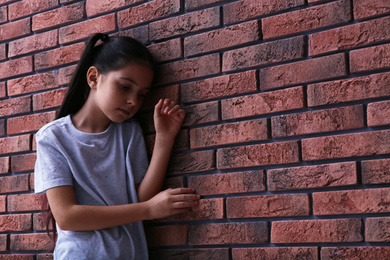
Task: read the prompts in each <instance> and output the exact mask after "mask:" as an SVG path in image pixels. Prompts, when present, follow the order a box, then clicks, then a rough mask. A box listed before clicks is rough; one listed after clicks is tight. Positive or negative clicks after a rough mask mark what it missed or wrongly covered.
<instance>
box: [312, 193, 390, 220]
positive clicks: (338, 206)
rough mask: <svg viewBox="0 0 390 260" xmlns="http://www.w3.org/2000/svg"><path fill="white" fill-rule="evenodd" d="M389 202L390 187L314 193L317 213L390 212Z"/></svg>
mask: <svg viewBox="0 0 390 260" xmlns="http://www.w3.org/2000/svg"><path fill="white" fill-rule="evenodd" d="M389 204H390V189H389V188H383V189H366V190H348V191H329V192H315V193H313V213H314V214H315V215H337V214H360V213H383V212H390V206H389Z"/></svg>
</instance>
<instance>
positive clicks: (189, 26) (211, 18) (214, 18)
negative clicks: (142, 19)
mask: <svg viewBox="0 0 390 260" xmlns="http://www.w3.org/2000/svg"><path fill="white" fill-rule="evenodd" d="M219 25H220V10H219V7H215V8H209V9H205V10H201V11H198V12H192V13H188V14H184V15H180V16H176V17H172V18H168V19H164V20H160V21H157V22H152V23H150V24H149V37H150V40H152V41H155V40H161V39H165V38H169V37H173V36H179V35H183V34H187V33H194V32H198V31H200V30H205V29H210V28H215V27H217V26H219Z"/></svg>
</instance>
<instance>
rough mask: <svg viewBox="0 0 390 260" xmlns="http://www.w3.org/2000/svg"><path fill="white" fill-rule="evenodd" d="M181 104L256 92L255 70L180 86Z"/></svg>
mask: <svg viewBox="0 0 390 260" xmlns="http://www.w3.org/2000/svg"><path fill="white" fill-rule="evenodd" d="M180 90H181V99H182V102H183V103H191V102H197V101H204V100H208V99H214V98H221V97H226V96H230V95H237V94H242V93H247V92H252V91H257V90H258V87H257V73H256V71H255V70H252V71H246V72H242V73H236V74H230V75H226V76H220V77H215V78H208V79H205V80H200V81H196V82H189V83H184V84H182V85H181V88H180Z"/></svg>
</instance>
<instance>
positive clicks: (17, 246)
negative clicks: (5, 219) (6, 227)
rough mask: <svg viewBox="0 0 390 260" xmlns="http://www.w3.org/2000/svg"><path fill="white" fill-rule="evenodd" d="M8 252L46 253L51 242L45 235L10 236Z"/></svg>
mask: <svg viewBox="0 0 390 260" xmlns="http://www.w3.org/2000/svg"><path fill="white" fill-rule="evenodd" d="M10 241H11V242H10V250H12V251H48V250H51V247H52V242H51V240H50V238H49V236H48V235H47V234H46V233H42V234H37V233H36V234H11V235H10Z"/></svg>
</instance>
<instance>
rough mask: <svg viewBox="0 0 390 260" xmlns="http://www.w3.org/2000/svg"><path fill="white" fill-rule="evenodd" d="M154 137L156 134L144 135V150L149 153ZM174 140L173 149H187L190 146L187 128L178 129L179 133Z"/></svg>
mask: <svg viewBox="0 0 390 260" xmlns="http://www.w3.org/2000/svg"><path fill="white" fill-rule="evenodd" d="M155 137H156V135H149V136H146V138H145V142H146V150H147V152H148V154H149V155H151V154H152V152H153V149H154V142H155ZM174 141H175V142H174V143H173V147H172V150H173V151H177V150H183V149H188V148H189V147H190V145H189V137H188V130H187V129H184V130H181V131H179V133H178V134H177V136H176V138H175V140H174Z"/></svg>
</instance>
